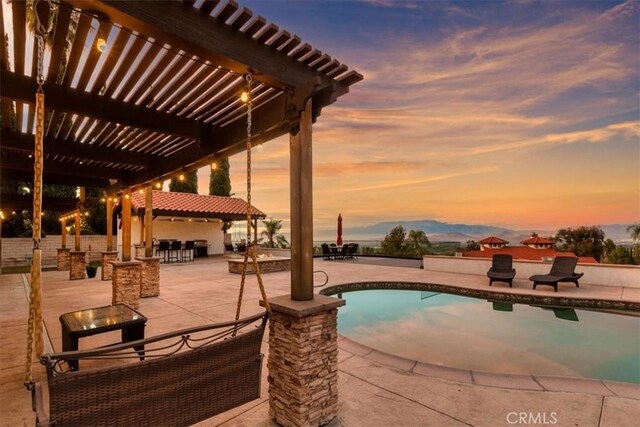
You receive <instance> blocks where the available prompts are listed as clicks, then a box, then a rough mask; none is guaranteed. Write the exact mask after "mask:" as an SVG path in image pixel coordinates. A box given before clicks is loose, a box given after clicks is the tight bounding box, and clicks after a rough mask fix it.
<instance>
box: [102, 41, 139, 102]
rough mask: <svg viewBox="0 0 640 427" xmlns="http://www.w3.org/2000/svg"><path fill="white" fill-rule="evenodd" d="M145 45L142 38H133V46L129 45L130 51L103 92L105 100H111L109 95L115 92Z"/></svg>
mask: <svg viewBox="0 0 640 427" xmlns="http://www.w3.org/2000/svg"><path fill="white" fill-rule="evenodd" d="M144 44H145V39H143V38H142V37H135V39H134V41H133V44H132V45H131V49H129V51H128V52H127V56H125V58H124V59H123V60H122V62H121V63H120V67H118V70H117V71H116V73H115V75H114V77H113V78H112V79H111V80H110V81H109V87H108V88H107V90H106V91H105V92H104V96H105V97H107V98H111V95H113V93H114V92H115V91H116V89H117V88H118V86H120V83H121V82H122V79H124V76H125V75H126V74H127V72H129V68H130V67H131V64H133V62H134V61H135V60H136V58H137V57H138V54H139V53H140V51H141V50H142V48H143V47H144Z"/></svg>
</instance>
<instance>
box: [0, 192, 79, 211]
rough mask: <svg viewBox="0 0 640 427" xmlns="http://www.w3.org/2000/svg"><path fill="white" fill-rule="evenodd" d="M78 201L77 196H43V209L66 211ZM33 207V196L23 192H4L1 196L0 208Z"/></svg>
mask: <svg viewBox="0 0 640 427" xmlns="http://www.w3.org/2000/svg"><path fill="white" fill-rule="evenodd" d="M77 203H78V199H77V198H75V197H54V196H43V197H42V209H43V210H47V211H56V212H64V211H68V210H71V209H73V208H74V207H75V206H76V204H77ZM32 208H33V197H32V196H31V195H27V194H25V195H22V194H3V195H2V198H0V209H2V210H15V211H17V210H29V211H30V210H31V209H32Z"/></svg>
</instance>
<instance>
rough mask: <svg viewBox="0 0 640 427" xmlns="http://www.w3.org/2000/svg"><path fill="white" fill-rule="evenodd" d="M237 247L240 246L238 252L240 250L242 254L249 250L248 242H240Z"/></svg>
mask: <svg viewBox="0 0 640 427" xmlns="http://www.w3.org/2000/svg"><path fill="white" fill-rule="evenodd" d="M236 247H237V248H238V252H240V253H242V254H243V253H245V252H246V251H247V244H246V243H238V244H237V245H236Z"/></svg>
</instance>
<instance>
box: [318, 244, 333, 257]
mask: <svg viewBox="0 0 640 427" xmlns="http://www.w3.org/2000/svg"><path fill="white" fill-rule="evenodd" d="M320 246H321V247H322V258H324V259H326V260H330V259H331V250H330V249H329V245H327V244H326V243H323V244H322V245H320Z"/></svg>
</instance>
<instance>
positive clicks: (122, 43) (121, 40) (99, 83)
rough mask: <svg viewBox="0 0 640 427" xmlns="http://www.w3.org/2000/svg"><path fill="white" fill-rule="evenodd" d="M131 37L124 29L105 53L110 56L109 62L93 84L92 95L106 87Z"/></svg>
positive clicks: (105, 63) (103, 65)
mask: <svg viewBox="0 0 640 427" xmlns="http://www.w3.org/2000/svg"><path fill="white" fill-rule="evenodd" d="M129 37H131V35H130V34H129V33H127V32H126V31H122V29H120V30H119V32H118V35H117V36H116V41H115V42H114V43H113V46H112V47H111V48H110V49H109V50H108V51H107V52H105V53H106V54H107V55H109V56H107V60H106V61H105V62H104V64H102V68H101V69H100V72H99V73H98V76H97V77H96V79H95V81H94V82H93V86H92V87H91V93H92V94H94V95H97V94H99V93H100V91H101V90H102V87H103V86H104V85H105V83H106V82H107V80H108V79H109V75H111V72H112V71H113V67H115V66H116V64H117V63H118V59H119V58H120V55H122V51H123V50H124V48H125V47H126V45H127V41H128V40H129Z"/></svg>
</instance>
